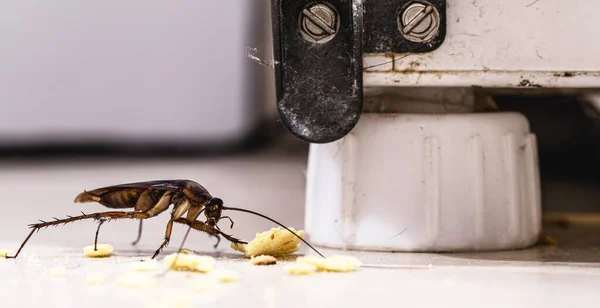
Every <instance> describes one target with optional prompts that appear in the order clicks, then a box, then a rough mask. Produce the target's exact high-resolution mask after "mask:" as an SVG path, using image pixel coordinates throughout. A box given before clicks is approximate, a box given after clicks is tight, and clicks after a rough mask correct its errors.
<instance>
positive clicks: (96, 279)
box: [85, 273, 106, 285]
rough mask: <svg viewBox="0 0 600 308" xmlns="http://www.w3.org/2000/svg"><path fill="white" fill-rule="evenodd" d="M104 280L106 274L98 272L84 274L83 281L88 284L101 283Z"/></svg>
mask: <svg viewBox="0 0 600 308" xmlns="http://www.w3.org/2000/svg"><path fill="white" fill-rule="evenodd" d="M105 280H106V276H105V275H104V274H100V273H92V274H88V275H87V276H85V282H86V283H87V284H89V285H97V284H101V283H103V282H104V281H105Z"/></svg>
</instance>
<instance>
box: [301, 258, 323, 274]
mask: <svg viewBox="0 0 600 308" xmlns="http://www.w3.org/2000/svg"><path fill="white" fill-rule="evenodd" d="M326 260H327V259H325V258H323V257H317V256H303V257H298V258H297V259H296V262H297V263H302V264H310V265H313V266H315V267H316V268H317V270H320V271H322V270H325V261H326Z"/></svg>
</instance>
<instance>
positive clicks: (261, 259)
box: [250, 255, 277, 265]
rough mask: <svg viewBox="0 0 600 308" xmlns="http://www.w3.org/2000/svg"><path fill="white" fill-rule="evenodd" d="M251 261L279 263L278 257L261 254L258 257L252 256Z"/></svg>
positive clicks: (263, 263)
mask: <svg viewBox="0 0 600 308" xmlns="http://www.w3.org/2000/svg"><path fill="white" fill-rule="evenodd" d="M250 262H252V264H254V265H273V264H276V263H277V259H275V257H273V256H267V255H260V256H256V257H252V258H251V259H250Z"/></svg>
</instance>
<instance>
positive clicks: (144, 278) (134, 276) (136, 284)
mask: <svg viewBox="0 0 600 308" xmlns="http://www.w3.org/2000/svg"><path fill="white" fill-rule="evenodd" d="M116 283H117V285H118V286H119V287H123V288H131V289H143V288H151V287H154V286H156V284H157V282H156V280H155V279H154V278H152V277H150V276H148V275H143V274H140V273H129V274H126V275H123V276H120V277H117V279H116Z"/></svg>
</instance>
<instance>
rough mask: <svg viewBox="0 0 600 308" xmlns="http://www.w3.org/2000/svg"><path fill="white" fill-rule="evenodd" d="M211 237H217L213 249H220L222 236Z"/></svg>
mask: <svg viewBox="0 0 600 308" xmlns="http://www.w3.org/2000/svg"><path fill="white" fill-rule="evenodd" d="M209 236H214V237H216V238H217V242H216V243H215V245H213V247H214V248H215V249H217V247H219V243H221V237H220V236H218V235H215V234H209Z"/></svg>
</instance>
